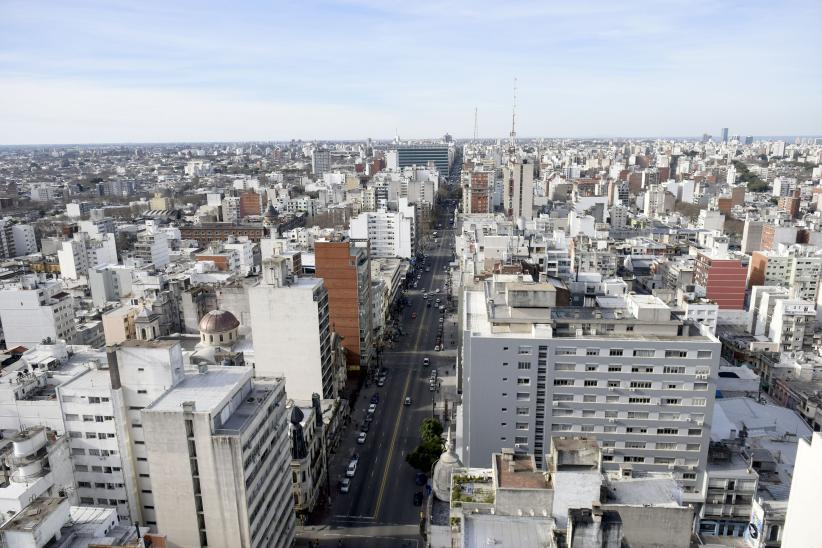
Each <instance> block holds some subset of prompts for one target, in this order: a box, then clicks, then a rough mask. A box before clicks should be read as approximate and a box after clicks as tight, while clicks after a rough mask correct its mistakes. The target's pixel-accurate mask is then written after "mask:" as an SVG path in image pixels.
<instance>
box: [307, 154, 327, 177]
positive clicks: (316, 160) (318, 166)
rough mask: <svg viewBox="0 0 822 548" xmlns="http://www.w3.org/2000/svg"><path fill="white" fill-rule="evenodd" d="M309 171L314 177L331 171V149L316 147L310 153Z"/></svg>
mask: <svg viewBox="0 0 822 548" xmlns="http://www.w3.org/2000/svg"><path fill="white" fill-rule="evenodd" d="M311 171H312V172H313V173H314V176H315V177H322V175H323V173H325V172H326V171H331V151H329V150H328V149H327V148H317V149H314V152H312V153H311Z"/></svg>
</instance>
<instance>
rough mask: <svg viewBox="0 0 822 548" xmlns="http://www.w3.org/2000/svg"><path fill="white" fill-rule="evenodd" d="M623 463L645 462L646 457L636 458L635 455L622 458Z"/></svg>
mask: <svg viewBox="0 0 822 548" xmlns="http://www.w3.org/2000/svg"><path fill="white" fill-rule="evenodd" d="M622 462H645V457H635V456H633V455H625V456H624V457H622Z"/></svg>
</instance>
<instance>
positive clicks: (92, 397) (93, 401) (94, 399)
mask: <svg viewBox="0 0 822 548" xmlns="http://www.w3.org/2000/svg"><path fill="white" fill-rule="evenodd" d="M88 402H89V403H100V398H98V397H95V396H89V397H88Z"/></svg>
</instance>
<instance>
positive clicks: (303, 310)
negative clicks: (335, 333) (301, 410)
mask: <svg viewBox="0 0 822 548" xmlns="http://www.w3.org/2000/svg"><path fill="white" fill-rule="evenodd" d="M248 298H249V304H250V306H251V333H252V337H253V339H254V362H255V374H256V375H258V376H263V377H271V376H285V378H286V382H287V384H288V396H289V397H290V398H294V399H301V400H310V399H311V395H312V394H314V393H317V394H320V396H322V397H323V398H335V397H337V394H338V393H339V390H340V389H341V388H342V386H341V385H340V375H339V373H337V372H335V371H334V370H333V361H332V359H331V358H332V356H331V331H330V328H329V319H328V291H326V289H325V286H324V285H323V281H322V280H321V279H319V278H291V277H290V276H289V275H288V270H287V264H286V261H285V259H284V258H282V257H274V258H273V259H267V260H266V261H265V262H264V263H263V276H262V280H260V283H259V285H256V286H254V287H252V288H250V289H249V292H248ZM343 382H344V381H343Z"/></svg>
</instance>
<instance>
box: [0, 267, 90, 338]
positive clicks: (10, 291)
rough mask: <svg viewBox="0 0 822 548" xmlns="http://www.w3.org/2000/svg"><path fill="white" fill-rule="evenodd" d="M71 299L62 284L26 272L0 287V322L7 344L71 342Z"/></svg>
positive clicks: (74, 330) (73, 331) (72, 321)
mask: <svg viewBox="0 0 822 548" xmlns="http://www.w3.org/2000/svg"><path fill="white" fill-rule="evenodd" d="M74 320H75V318H74V299H73V298H72V297H71V295H69V294H68V293H66V292H65V291H64V288H63V284H61V283H60V282H58V281H54V280H41V279H39V278H38V277H37V275H36V274H28V275H26V276H23V277H22V278H21V279H20V283H19V284H17V285H14V286H9V287H5V288H3V289H2V290H0V324H2V325H3V334H4V335H5V338H6V348H14V347H15V346H25V347H26V348H34V347H35V346H36V345H38V344H40V343H41V342H43V340H44V339H51V340H52V341H57V340H64V341H66V342H67V343H69V344H73V343H74V337H75V334H76V327H75V324H74Z"/></svg>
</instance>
